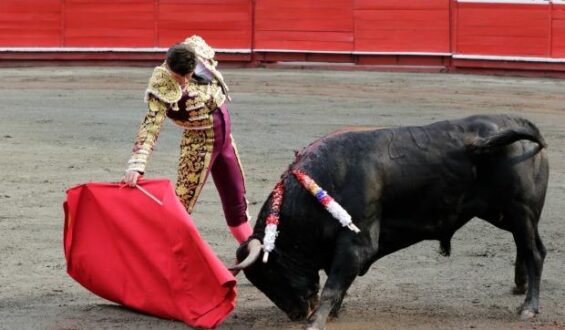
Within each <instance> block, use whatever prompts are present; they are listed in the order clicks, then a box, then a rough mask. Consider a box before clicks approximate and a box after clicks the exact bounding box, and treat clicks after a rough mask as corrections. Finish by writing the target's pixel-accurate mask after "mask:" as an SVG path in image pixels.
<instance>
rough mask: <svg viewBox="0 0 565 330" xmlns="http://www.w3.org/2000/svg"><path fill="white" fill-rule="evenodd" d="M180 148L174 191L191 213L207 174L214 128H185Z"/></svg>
mask: <svg viewBox="0 0 565 330" xmlns="http://www.w3.org/2000/svg"><path fill="white" fill-rule="evenodd" d="M212 124H213V123H212ZM180 148H181V150H180V158H179V168H178V178H177V184H176V193H177V196H178V197H179V198H180V200H181V202H182V203H183V205H184V207H185V208H186V210H187V211H188V213H192V210H193V208H194V204H195V203H196V200H197V199H198V196H199V195H200V192H201V190H202V187H203V186H204V183H205V182H206V176H207V175H208V167H209V166H210V160H211V157H212V151H213V148H214V129H213V128H211V127H210V128H208V129H200V130H188V129H187V130H185V131H184V136H183V138H182V141H181V147H180Z"/></svg>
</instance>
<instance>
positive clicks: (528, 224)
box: [512, 221, 545, 318]
mask: <svg viewBox="0 0 565 330" xmlns="http://www.w3.org/2000/svg"><path fill="white" fill-rule="evenodd" d="M536 223H537V221H535V222H533V221H523V222H522V223H519V224H517V228H516V229H515V230H514V231H513V233H512V234H513V235H514V240H515V242H516V247H517V249H518V255H521V256H522V258H523V260H524V263H525V268H526V271H527V274H528V276H527V278H528V288H527V293H526V299H525V301H524V303H523V304H522V307H521V309H520V314H521V316H522V318H531V317H534V316H535V314H537V313H538V312H539V288H540V281H541V273H542V269H543V261H544V259H545V247H544V246H543V243H542V241H541V238H540V237H539V234H538V230H537V226H536V225H535V224H536Z"/></svg>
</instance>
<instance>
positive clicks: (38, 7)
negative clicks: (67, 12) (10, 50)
mask: <svg viewBox="0 0 565 330" xmlns="http://www.w3.org/2000/svg"><path fill="white" fill-rule="evenodd" d="M61 21H62V4H61V1H60V0H2V1H0V45H1V46H3V47H60V46H62V39H61V36H62V25H61Z"/></svg>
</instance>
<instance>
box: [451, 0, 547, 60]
mask: <svg viewBox="0 0 565 330" xmlns="http://www.w3.org/2000/svg"><path fill="white" fill-rule="evenodd" d="M540 3H541V4H516V3H511V4H510V3H509V4H501V3H462V2H459V3H458V4H457V25H456V26H455V28H454V31H456V33H457V35H456V43H455V47H454V52H455V53H461V54H481V55H506V56H536V57H547V56H549V51H550V35H551V32H550V31H551V24H550V22H551V7H550V5H549V3H543V2H541V1H540Z"/></svg>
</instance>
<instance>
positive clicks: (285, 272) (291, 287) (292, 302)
mask: <svg viewBox="0 0 565 330" xmlns="http://www.w3.org/2000/svg"><path fill="white" fill-rule="evenodd" d="M247 253H248V252H247V247H246V244H245V243H244V244H243V245H241V246H240V247H239V249H238V250H237V259H238V261H241V260H243V259H245V257H246V256H247ZM243 271H244V273H245V276H246V277H247V279H248V280H249V281H250V282H251V283H252V284H253V285H254V286H255V287H257V288H258V289H259V290H261V292H263V293H264V294H265V295H266V296H267V297H268V298H269V299H270V300H271V301H272V302H273V303H274V304H275V305H276V306H277V307H278V308H280V309H281V310H283V311H284V312H285V313H286V314H287V315H288V317H289V318H290V319H291V320H293V321H298V320H304V319H306V318H307V317H309V316H310V315H311V314H312V312H313V311H314V310H315V308H316V306H317V304H318V290H319V278H318V276H317V274H316V276H315V277H316V278H306V277H304V276H301V275H298V274H296V273H294V272H293V271H292V269H289V267H285V266H284V265H283V263H281V256H280V255H279V254H278V253H277V251H276V249H275V251H273V252H271V254H270V255H269V261H268V262H267V263H266V264H264V263H263V262H262V261H261V260H258V261H257V262H255V263H254V264H252V265H251V266H249V267H247V268H245V269H244V270H243Z"/></svg>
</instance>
